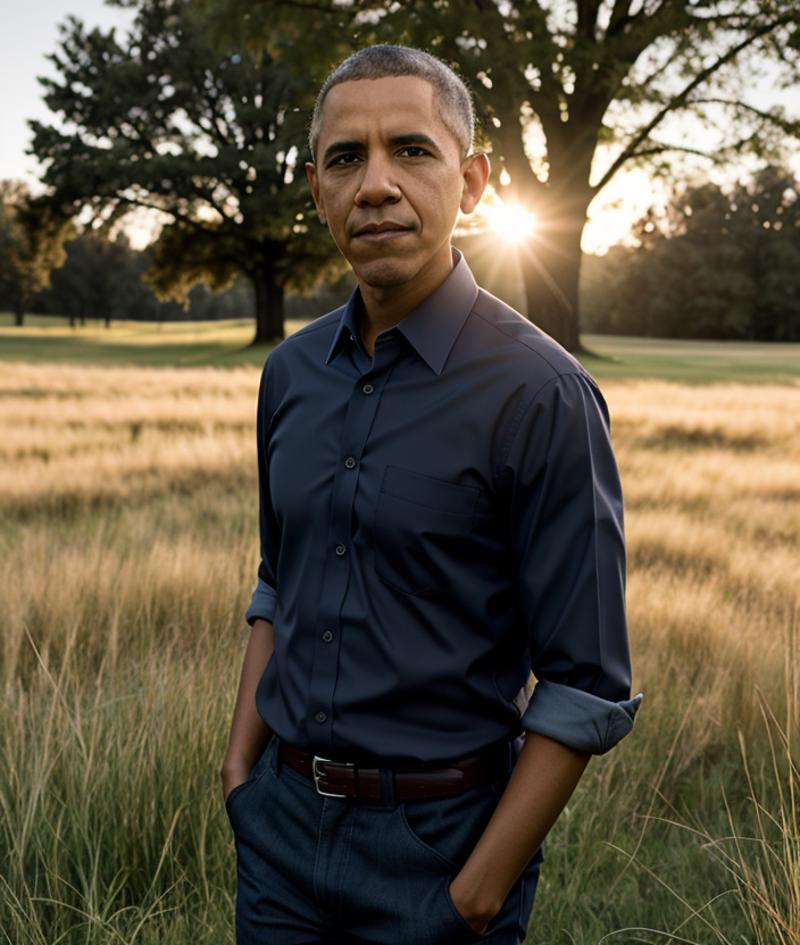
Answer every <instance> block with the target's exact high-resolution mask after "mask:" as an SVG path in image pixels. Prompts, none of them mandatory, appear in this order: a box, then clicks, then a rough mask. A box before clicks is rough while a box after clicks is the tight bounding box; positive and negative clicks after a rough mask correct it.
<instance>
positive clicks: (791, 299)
mask: <svg viewBox="0 0 800 945" xmlns="http://www.w3.org/2000/svg"><path fill="white" fill-rule="evenodd" d="M635 232H636V236H637V237H638V240H639V243H640V245H639V246H638V247H635V248H632V247H622V246H618V247H614V248H612V249H611V250H610V251H609V253H608V256H607V257H606V260H605V261H604V262H603V263H602V264H600V265H596V266H592V270H591V271H590V272H587V276H588V277H589V278H587V279H586V286H585V290H586V298H587V312H586V315H587V321H588V323H589V324H590V325H591V327H592V328H593V329H594V330H597V331H605V332H611V333H617V334H631V335H649V336H661V337H674V338H730V339H749V340H759V341H800V184H799V183H798V182H797V180H796V179H795V178H794V176H793V175H792V174H791V173H789V172H788V171H786V170H784V169H781V168H778V167H772V166H770V167H767V168H765V169H764V170H762V171H761V172H760V173H759V174H758V175H757V176H756V177H755V179H754V181H752V182H750V183H747V182H740V183H738V184H737V185H736V186H735V187H733V188H731V189H730V190H723V189H722V188H720V187H719V186H718V185H716V184H712V183H709V182H701V183H693V184H690V185H681V186H678V187H676V188H675V192H674V195H673V198H672V200H671V201H670V203H669V205H668V206H667V208H666V211H665V212H664V213H663V214H657V213H656V212H654V211H650V212H648V213H647V214H646V215H645V216H644V217H642V219H641V220H639V221H638V223H637V225H636V228H635Z"/></svg>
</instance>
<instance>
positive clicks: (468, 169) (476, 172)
mask: <svg viewBox="0 0 800 945" xmlns="http://www.w3.org/2000/svg"><path fill="white" fill-rule="evenodd" d="M491 170H492V165H491V162H490V161H489V155H488V154H485V153H484V152H483V151H479V152H478V153H477V154H471V155H470V156H469V157H468V158H466V159H465V161H464V168H463V170H462V171H461V174H462V177H463V181H464V186H463V188H462V190H461V204H460V206H461V211H462V213H472V211H473V210H474V209H475V207H477V206H478V203H479V201H480V199H481V197H482V196H483V192H484V190H486V185H487V183H488V182H489V174H490V173H491Z"/></svg>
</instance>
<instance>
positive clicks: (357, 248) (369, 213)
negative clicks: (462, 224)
mask: <svg viewBox="0 0 800 945" xmlns="http://www.w3.org/2000/svg"><path fill="white" fill-rule="evenodd" d="M476 161H477V162H479V163H480V162H485V163H486V166H488V158H486V156H485V155H474V156H472V157H469V158H462V155H461V152H460V148H459V144H458V142H457V140H456V138H455V137H454V135H453V133H452V132H451V131H450V129H449V128H448V127H447V125H445V124H444V123H443V121H442V119H441V117H440V114H439V103H438V100H437V96H436V92H435V90H434V87H433V86H432V85H431V84H430V83H429V82H427V81H426V80H425V79H421V78H419V77H418V76H387V77H384V78H380V79H364V80H357V81H350V82H342V83H340V84H339V85H335V86H334V87H333V88H332V89H331V90H330V92H329V93H328V95H327V96H326V98H325V103H324V105H323V110H322V119H321V124H320V132H319V136H318V139H317V151H316V164H312V163H311V162H308V163H307V164H306V173H307V175H308V179H309V183H310V185H311V190H312V192H313V195H314V202H315V203H316V206H317V210H318V212H319V216H320V220H321V221H322V222H323V223H326V224H327V225H328V227H329V229H330V232H331V235H332V236H333V239H334V241H335V243H336V245H337V246H338V247H339V250H340V251H341V253H342V255H343V256H344V257H345V258H346V259H347V260H348V262H349V263H350V265H351V266H352V267H353V271H354V272H355V274H356V276H357V277H358V278H359V280H360V281H362V282H365V283H367V284H369V285H373V286H381V287H390V286H399V285H403V284H404V283H406V282H408V281H410V280H411V279H413V278H414V276H415V275H416V274H417V273H418V272H419V271H420V270H421V269H422V268H423V267H424V266H425V264H426V263H428V262H430V261H431V260H432V259H433V258H434V257H435V256H436V255H437V253H438V254H441V253H442V252H443V246H447V247H448V252H449V245H450V236H451V234H452V232H453V228H454V226H455V223H456V218H457V215H458V210H459V208H461V210H463V211H464V212H465V213H469V212H471V211H472V209H473V208H474V206H475V205H476V204H477V202H478V200H479V199H480V195H481V193H482V191H483V187H484V186H485V174H487V173H488V171H485V168H484V165H483V164H482V163H480V168H479V173H477V174H476V173H475V170H474V169H472V168H473V165H474V164H475V162H476ZM370 228H371V229H372V232H370ZM376 228H377V229H376Z"/></svg>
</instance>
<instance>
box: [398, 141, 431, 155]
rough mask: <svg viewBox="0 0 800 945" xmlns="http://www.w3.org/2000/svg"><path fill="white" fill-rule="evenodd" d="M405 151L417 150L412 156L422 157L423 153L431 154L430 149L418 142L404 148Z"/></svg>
mask: <svg viewBox="0 0 800 945" xmlns="http://www.w3.org/2000/svg"><path fill="white" fill-rule="evenodd" d="M403 151H416V152H418V153H417V154H412V155H410V157H421V156H422V155H423V154H429V153H430V152H429V151H426V150H425V148H421V147H420V146H419V145H417V144H409V145H408V146H407V147H405V148H403Z"/></svg>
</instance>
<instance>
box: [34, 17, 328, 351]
mask: <svg viewBox="0 0 800 945" xmlns="http://www.w3.org/2000/svg"><path fill="white" fill-rule="evenodd" d="M131 5H133V6H135V9H136V15H135V19H134V22H133V25H132V27H131V29H130V31H129V32H128V33H127V34H126V35H124V36H118V35H117V32H116V30H115V29H111V30H108V31H103V30H100V29H92V30H87V29H86V27H85V26H84V24H83V23H82V22H81V21H80V20H79V19H78V18H77V17H74V16H70V17H68V18H67V19H66V21H65V23H63V24H62V25H61V26H60V33H61V38H60V41H59V46H58V50H57V52H55V53H53V54H52V55H50V56H49V57H48V58H49V59H50V61H51V62H52V64H53V66H54V67H55V70H56V73H57V78H56V79H49V78H40V80H39V81H40V82H41V84H42V86H43V88H44V90H45V94H44V100H45V102H46V104H47V105H48V107H49V108H50V109H51V111H52V112H53V113H54V115H56V114H57V115H61V116H62V118H63V120H62V121H61V122H59V123H56V122H53V123H43V122H39V121H32V122H31V123H30V124H31V127H32V130H33V144H32V152H33V153H34V154H36V156H37V157H38V158H39V159H40V161H42V162H43V163H44V164H45V166H46V169H45V171H44V175H43V182H44V183H45V184H46V185H47V186H48V188H49V193H50V201H51V203H52V205H54V206H57V207H59V208H66V209H67V210H68V211H69V212H70V213H71V214H73V215H78V214H80V213H81V212H85V213H88V214H89V217H90V221H91V225H95V226H97V225H100V226H103V227H104V228H106V229H108V230H111V229H113V228H114V227H115V226H117V224H118V223H119V221H120V220H121V219H122V218H123V217H125V216H126V215H128V214H129V213H130V212H131V211H133V210H137V209H138V208H147V209H149V210H155V211H159V212H160V215H161V216H160V218H161V219H162V220H163V221H164V224H163V226H162V228H161V231H160V235H159V237H158V239H157V241H156V242H155V243H154V244H153V245H152V246H151V256H152V264H151V266H150V267H149V269H148V270H147V272H146V274H145V278H146V279H147V281H148V282H149V283H150V285H151V286H152V287H153V288H154V289H155V290H156V292H157V294H158V295H159V297H160V298H176V299H180V300H182V301H184V302H185V300H186V299H187V293H188V291H189V289H190V288H191V287H192V286H193V285H196V284H197V283H200V282H203V283H206V284H207V285H208V286H209V287H211V288H212V289H214V290H221V289H223V288H225V287H227V286H229V285H231V284H232V283H233V281H234V279H235V278H236V276H237V275H238V274H239V273H244V274H245V275H246V276H247V277H248V278H249V279H250V280H251V282H252V284H253V286H254V289H255V296H256V303H257V331H256V340H258V341H269V340H271V339H274V338H280V337H282V336H283V297H284V292H285V291H286V290H287V289H291V288H294V289H306V288H308V287H310V286H311V285H313V284H314V282H315V281H316V280H317V279H319V278H321V277H323V276H325V275H326V274H327V273H335V272H338V271H340V270H341V268H342V263H341V261H340V259H339V257H338V254H337V252H336V249H335V246H333V245H332V244H331V242H330V240H328V239H325V238H320V237H321V236H322V235H323V231H322V228H321V227H320V226H319V225H318V224H317V225H316V226H315V223H314V219H313V216H310V215H309V211H310V210H312V209H313V202H312V201H311V197H310V192H309V190H308V185H307V182H306V179H305V174H304V173H303V172H302V170H301V171H300V173H297V157H298V154H299V152H300V149H301V148H302V146H303V141H304V138H305V127H304V123H305V118H306V115H305V108H304V106H307V105H308V101H309V95H310V94H311V92H310V91H309V88H308V79H307V77H305V78H304V77H303V76H302V75H300V74H299V72H298V71H295V72H294V73H292V72H290V70H289V69H288V68H287V66H286V64H285V63H284V62H282V61H278V60H276V59H275V58H274V57H273V56H272V55H271V54H270V53H269V52H267V51H264V52H262V53H260V54H259V55H257V56H255V57H251V56H246V55H242V54H241V53H240V52H238V51H237V46H236V44H229V45H228V47H227V48H226V49H225V50H224V51H220V50H219V49H217V48H212V47H211V46H210V45H209V43H208V40H207V23H206V20H205V18H204V17H203V15H202V13H201V12H200V11H198V10H197V9H195V8H194V7H192V6H191V4H190V3H188V2H187V0H138V2H137V3H135V4H131Z"/></svg>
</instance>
